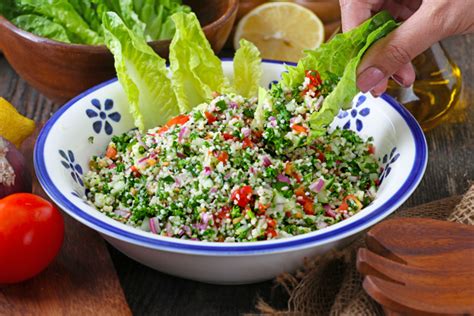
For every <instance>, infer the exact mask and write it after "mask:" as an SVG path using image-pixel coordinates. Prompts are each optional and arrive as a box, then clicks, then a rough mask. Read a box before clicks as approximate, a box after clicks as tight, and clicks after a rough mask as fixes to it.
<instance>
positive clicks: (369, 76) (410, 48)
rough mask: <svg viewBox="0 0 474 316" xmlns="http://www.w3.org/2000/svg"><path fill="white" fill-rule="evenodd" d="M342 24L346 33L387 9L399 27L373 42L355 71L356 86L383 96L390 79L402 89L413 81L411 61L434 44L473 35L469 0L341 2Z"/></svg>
mask: <svg viewBox="0 0 474 316" xmlns="http://www.w3.org/2000/svg"><path fill="white" fill-rule="evenodd" d="M340 3H341V10H342V25H343V30H344V32H347V31H349V30H351V29H353V28H354V27H356V26H358V25H359V24H360V23H362V22H363V21H365V20H366V19H368V18H369V17H371V15H372V14H373V13H374V12H378V11H381V10H387V11H389V12H390V13H391V15H392V16H393V17H394V18H396V19H397V20H400V21H403V22H402V23H401V25H400V26H399V27H398V28H397V29H396V30H394V31H393V32H391V33H390V34H388V35H387V36H386V37H385V38H383V39H381V40H380V41H378V42H377V43H375V44H374V45H373V46H372V47H371V48H370V49H369V50H368V51H367V53H366V54H365V55H364V57H363V59H362V60H361V62H360V64H359V66H358V68H357V87H358V88H359V89H360V90H361V91H363V92H368V91H371V92H372V94H374V95H377V96H378V95H380V94H382V93H383V92H384V91H385V90H386V88H387V82H388V79H389V78H390V77H392V78H393V79H394V80H395V81H396V82H398V83H399V84H400V85H402V86H410V85H411V84H413V82H414V81H415V72H414V69H413V66H412V65H411V60H412V59H413V58H415V57H416V56H417V55H419V54H421V53H422V52H423V51H425V50H426V49H428V48H429V47H430V46H431V45H433V44H434V43H436V42H438V41H440V40H442V39H444V38H446V37H449V36H451V35H456V34H467V33H472V32H474V16H473V15H472V14H471V13H470V12H471V10H472V0H456V1H449V0H425V1H422V0H369V1H367V0H340Z"/></svg>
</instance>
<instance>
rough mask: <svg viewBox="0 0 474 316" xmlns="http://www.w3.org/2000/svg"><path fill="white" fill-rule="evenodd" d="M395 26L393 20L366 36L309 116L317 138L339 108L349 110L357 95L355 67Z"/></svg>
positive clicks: (312, 130) (313, 132)
mask: <svg viewBox="0 0 474 316" xmlns="http://www.w3.org/2000/svg"><path fill="white" fill-rule="evenodd" d="M397 25H398V24H397V23H396V22H395V21H394V20H391V21H388V22H386V23H385V24H384V25H382V26H381V27H379V28H378V29H376V30H375V31H373V32H372V33H370V34H369V35H368V36H367V40H366V43H365V45H364V47H362V49H360V50H359V52H358V54H357V55H356V56H355V57H353V58H351V59H350V60H349V62H348V63H347V65H346V66H345V69H344V73H343V75H342V77H341V79H340V80H339V83H338V84H337V85H336V87H335V88H334V90H333V91H332V92H331V93H330V94H329V95H328V96H327V97H326V99H325V100H324V102H323V105H322V107H321V109H320V110H319V111H318V112H314V113H313V114H312V115H311V117H310V120H309V121H310V127H311V132H312V134H313V135H315V136H317V135H320V134H321V133H324V128H325V127H326V126H328V125H329V124H331V122H332V121H333V119H334V117H335V116H336V115H337V114H338V113H339V110H340V109H341V108H343V109H347V108H350V106H351V101H352V99H353V98H354V97H355V96H356V95H357V93H359V89H358V88H357V85H356V79H357V78H356V75H357V66H358V65H359V62H360V60H361V59H362V56H363V55H364V53H365V51H366V50H367V49H368V48H369V47H370V46H371V45H372V44H373V43H374V42H376V41H378V40H379V39H380V38H382V37H384V36H385V35H387V34H388V33H390V32H391V31H392V30H393V29H395V28H396V27H397Z"/></svg>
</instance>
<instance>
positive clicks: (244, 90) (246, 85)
mask: <svg viewBox="0 0 474 316" xmlns="http://www.w3.org/2000/svg"><path fill="white" fill-rule="evenodd" d="M239 43H240V47H239V49H237V51H236V52H235V56H234V81H233V84H234V90H235V91H236V93H237V94H240V95H241V96H243V97H246V98H251V97H255V96H257V92H258V85H259V83H260V78H261V77H262V59H261V58H260V51H259V50H258V48H257V47H256V46H255V45H254V44H252V43H251V42H249V41H247V40H245V39H241V40H240V42H239Z"/></svg>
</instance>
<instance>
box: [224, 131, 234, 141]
mask: <svg viewBox="0 0 474 316" xmlns="http://www.w3.org/2000/svg"><path fill="white" fill-rule="evenodd" d="M222 136H223V137H224V140H230V139H234V138H235V137H234V136H233V135H232V134H229V133H222Z"/></svg>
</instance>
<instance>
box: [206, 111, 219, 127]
mask: <svg viewBox="0 0 474 316" xmlns="http://www.w3.org/2000/svg"><path fill="white" fill-rule="evenodd" d="M204 114H205V115H206V118H207V123H208V124H212V123H214V122H215V121H217V117H215V116H214V115H212V113H211V112H208V111H206V112H204Z"/></svg>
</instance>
